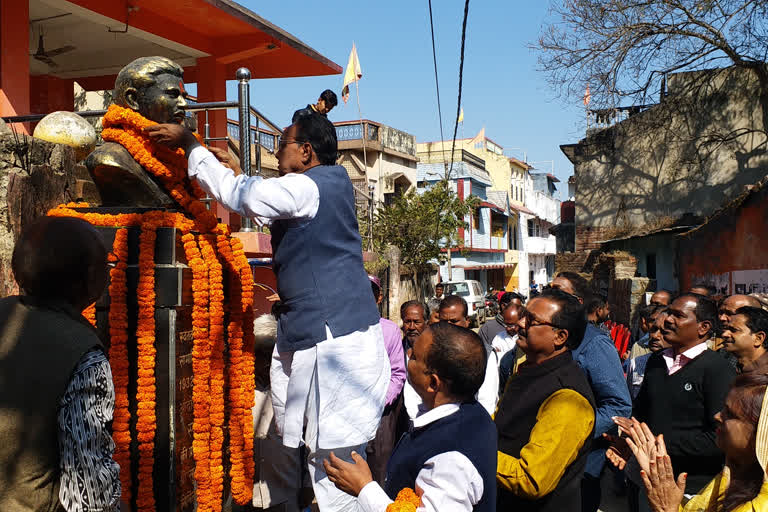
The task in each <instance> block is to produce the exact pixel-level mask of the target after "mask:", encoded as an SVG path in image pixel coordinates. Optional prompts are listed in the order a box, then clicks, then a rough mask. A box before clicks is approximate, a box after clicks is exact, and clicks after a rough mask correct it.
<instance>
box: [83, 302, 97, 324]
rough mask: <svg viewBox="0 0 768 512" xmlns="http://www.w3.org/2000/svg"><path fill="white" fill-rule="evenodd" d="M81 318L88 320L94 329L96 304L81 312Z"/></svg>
mask: <svg viewBox="0 0 768 512" xmlns="http://www.w3.org/2000/svg"><path fill="white" fill-rule="evenodd" d="M82 314H83V318H85V319H86V320H88V323H90V324H91V325H92V326H94V327H96V303H95V302H94V303H93V304H91V305H90V306H88V307H87V308H85V309H84V310H83V313H82Z"/></svg>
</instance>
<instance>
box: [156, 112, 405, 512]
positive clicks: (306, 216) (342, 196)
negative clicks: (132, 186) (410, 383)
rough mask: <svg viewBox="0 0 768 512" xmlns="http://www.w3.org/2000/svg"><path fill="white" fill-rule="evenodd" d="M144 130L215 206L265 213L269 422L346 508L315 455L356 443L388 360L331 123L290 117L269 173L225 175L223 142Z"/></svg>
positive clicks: (371, 424) (362, 437) (369, 431)
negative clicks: (270, 325) (303, 451)
mask: <svg viewBox="0 0 768 512" xmlns="http://www.w3.org/2000/svg"><path fill="white" fill-rule="evenodd" d="M147 131H148V132H149V134H150V136H151V137H152V138H153V139H155V140H158V141H160V142H164V143H166V144H168V145H170V146H172V147H179V146H180V147H183V148H184V149H185V150H186V154H187V155H189V170H188V172H189V176H190V178H196V179H197V181H198V183H200V185H201V186H202V187H203V189H204V190H205V191H206V192H207V193H208V194H210V195H211V197H213V198H214V199H215V200H216V201H217V202H219V203H220V204H221V205H223V206H224V207H226V208H228V209H230V210H232V211H234V212H237V213H238V214H240V215H241V216H247V217H251V218H253V219H254V220H255V221H256V222H258V223H260V224H269V225H270V232H271V235H272V254H273V261H274V269H275V273H276V274H277V291H278V294H279V296H280V299H281V306H280V307H279V308H278V309H277V315H276V316H277V323H278V328H277V344H276V346H275V351H274V352H273V356H272V365H271V370H270V378H271V386H272V387H271V391H272V405H273V408H274V413H275V424H276V426H277V430H278V432H279V434H280V435H281V436H282V438H283V444H284V445H285V446H287V447H289V448H298V447H299V445H300V444H301V443H304V445H305V446H306V447H307V451H308V463H309V473H310V476H311V478H312V484H313V488H314V491H315V498H316V499H317V504H318V506H319V508H320V510H322V511H323V512H337V511H338V512H354V511H355V510H357V501H356V499H355V498H354V497H352V496H349V495H347V494H344V493H342V492H341V491H339V490H338V489H337V488H336V487H335V486H334V485H333V484H332V483H331V482H330V480H329V479H328V476H327V475H326V474H325V469H324V467H323V464H322V461H323V460H324V459H326V458H328V455H329V454H330V452H331V450H333V451H334V453H335V454H336V456H338V457H340V458H342V459H345V460H347V461H351V460H352V456H351V454H352V453H353V452H357V453H360V454H364V453H365V445H366V444H367V443H368V441H370V440H371V439H373V437H374V435H375V434H376V429H377V428H378V426H379V421H380V419H381V414H382V412H383V410H384V404H385V398H386V394H387V388H388V386H389V381H390V363H389V358H388V356H387V352H386V350H385V348H384V339H383V334H382V329H381V325H380V324H379V318H380V317H379V311H378V309H377V307H376V302H375V301H374V298H373V295H372V294H371V284H370V281H369V280H368V276H367V274H366V272H365V270H364V268H363V256H362V242H361V240H360V232H359V230H358V226H357V214H356V210H355V199H354V194H353V189H352V182H351V181H350V180H349V176H348V175H347V171H346V170H345V169H344V168H343V167H341V166H340V165H336V157H337V155H338V144H337V140H336V129H335V128H334V126H333V124H331V123H330V122H329V121H328V119H326V118H325V117H323V116H321V115H319V114H309V115H302V116H299V117H298V118H297V119H296V120H295V122H294V123H293V124H292V125H291V126H289V127H288V128H286V130H285V132H284V133H283V136H282V137H281V139H280V144H279V148H278V150H277V160H278V168H279V171H280V177H279V178H271V179H266V180H265V179H262V178H261V177H258V176H254V177H249V176H243V175H239V176H236V175H235V174H234V173H233V171H232V170H230V169H227V168H226V166H223V165H221V164H220V163H219V162H218V161H217V158H221V159H223V160H224V161H225V163H226V164H227V166H229V167H236V163H235V162H232V161H230V160H229V159H228V158H227V156H226V152H220V151H216V152H215V155H212V154H211V153H210V152H209V151H208V150H206V149H205V148H203V147H201V146H200V145H199V144H198V143H197V141H196V140H195V138H194V136H193V135H192V134H191V133H190V132H189V131H187V130H185V129H184V128H182V127H180V126H179V125H167V124H164V125H158V126H153V127H151V129H148V130H147Z"/></svg>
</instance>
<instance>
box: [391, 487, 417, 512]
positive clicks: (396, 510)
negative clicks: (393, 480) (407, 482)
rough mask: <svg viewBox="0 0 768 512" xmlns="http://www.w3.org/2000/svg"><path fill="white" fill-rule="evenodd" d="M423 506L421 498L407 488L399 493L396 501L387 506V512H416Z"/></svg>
mask: <svg viewBox="0 0 768 512" xmlns="http://www.w3.org/2000/svg"><path fill="white" fill-rule="evenodd" d="M420 504H421V498H419V496H418V495H417V494H416V493H415V492H414V491H413V489H411V488H410V487H406V488H404V489H402V490H401V491H400V492H399V493H397V497H396V498H395V501H394V502H392V503H390V504H389V505H387V512H416V510H417V509H418V508H419V505H420Z"/></svg>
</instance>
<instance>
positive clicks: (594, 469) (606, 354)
mask: <svg viewBox="0 0 768 512" xmlns="http://www.w3.org/2000/svg"><path fill="white" fill-rule="evenodd" d="M552 287H553V288H557V289H559V290H562V291H564V292H565V293H568V294H571V295H573V296H574V297H576V298H577V299H578V300H579V302H581V303H582V304H586V303H587V302H588V301H589V299H590V297H591V296H592V291H591V289H590V286H589V283H588V282H587V280H586V279H584V278H583V277H582V276H580V275H579V274H577V273H575V272H560V273H559V274H558V275H557V276H556V277H555V279H554V280H553V281H552ZM573 359H574V360H575V361H576V362H577V363H578V364H579V366H581V369H582V370H584V373H585V374H586V375H587V380H589V385H590V386H591V387H592V393H594V396H595V402H596V405H597V410H596V412H595V416H596V418H595V433H594V436H595V438H596V439H598V440H599V439H600V438H601V437H602V435H603V434H604V433H607V432H612V431H613V430H615V428H616V427H615V425H614V423H613V419H612V418H613V417H614V416H628V415H629V414H631V412H632V398H631V397H630V395H629V390H628V389H627V386H626V384H625V382H626V381H625V376H624V371H623V370H622V368H621V361H620V360H619V355H618V353H617V352H616V347H615V346H614V344H613V342H612V341H611V338H610V337H609V336H608V334H607V333H605V332H603V331H602V330H601V329H599V328H598V327H596V326H595V325H593V324H592V323H588V324H587V329H586V331H585V332H584V339H583V340H582V342H581V344H579V346H578V347H577V348H575V349H574V350H573ZM598 442H599V441H598ZM595 444H598V443H595ZM604 466H605V448H604V447H602V446H596V447H595V448H594V449H593V450H592V453H590V454H589V459H588V460H587V467H586V470H585V472H584V480H583V481H582V495H581V496H582V507H581V510H582V512H596V511H597V510H598V508H599V506H600V498H601V496H602V491H601V488H600V476H601V474H602V471H603V467H604Z"/></svg>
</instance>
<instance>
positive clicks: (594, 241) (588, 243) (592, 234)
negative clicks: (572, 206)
mask: <svg viewBox="0 0 768 512" xmlns="http://www.w3.org/2000/svg"><path fill="white" fill-rule="evenodd" d="M611 229H612V228H611V227H606V226H584V225H581V224H578V223H577V224H576V252H579V251H591V250H593V249H599V248H600V244H599V243H598V242H602V241H603V240H606V239H607V238H608V232H609V230H611Z"/></svg>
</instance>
